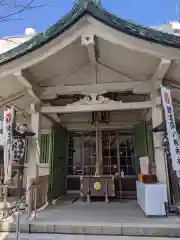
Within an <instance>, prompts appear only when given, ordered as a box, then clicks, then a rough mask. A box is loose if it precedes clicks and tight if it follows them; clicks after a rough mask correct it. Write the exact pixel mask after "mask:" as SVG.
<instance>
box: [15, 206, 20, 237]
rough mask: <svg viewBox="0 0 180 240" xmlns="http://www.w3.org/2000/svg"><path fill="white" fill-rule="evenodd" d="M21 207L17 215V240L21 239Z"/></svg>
mask: <svg viewBox="0 0 180 240" xmlns="http://www.w3.org/2000/svg"><path fill="white" fill-rule="evenodd" d="M19 237H20V206H19V207H18V211H17V215H16V240H19V239H20V238H19Z"/></svg>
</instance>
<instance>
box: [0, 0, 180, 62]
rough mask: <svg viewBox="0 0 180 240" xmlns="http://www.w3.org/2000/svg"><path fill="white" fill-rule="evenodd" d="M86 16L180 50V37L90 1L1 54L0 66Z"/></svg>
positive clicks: (75, 6) (33, 48) (127, 32)
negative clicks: (116, 13)
mask: <svg viewBox="0 0 180 240" xmlns="http://www.w3.org/2000/svg"><path fill="white" fill-rule="evenodd" d="M85 14H89V15H91V16H92V17H93V18H95V19H97V20H98V21H100V22H102V23H104V24H106V25H107V26H110V27H112V28H114V29H116V30H118V31H120V32H123V33H126V34H129V35H131V36H134V37H137V38H141V39H144V40H148V41H151V42H155V43H158V44H161V45H166V46H171V47H176V48H180V37H179V36H176V35H172V34H168V33H164V32H161V31H159V30H157V29H152V28H150V27H146V26H144V25H140V24H136V23H134V22H132V21H129V20H125V19H122V18H120V17H118V16H117V15H115V14H113V13H110V12H108V10H105V9H103V8H102V7H101V6H99V5H98V4H96V3H95V2H93V1H89V2H88V3H87V5H82V4H79V3H76V4H74V5H73V8H72V9H71V10H70V11H69V12H68V13H67V14H66V15H65V16H64V17H62V18H61V19H60V20H59V21H57V22H56V23H55V24H53V25H51V26H49V27H48V28H46V29H45V30H44V31H43V32H40V33H38V34H36V35H35V36H34V37H32V38H30V39H29V40H27V41H25V42H24V43H22V44H20V45H18V46H17V47H15V48H12V49H10V50H9V51H7V52H4V53H2V54H0V65H2V64H5V63H7V62H9V61H12V60H14V59H16V58H18V57H21V56H23V55H25V54H26V53H28V52H32V51H33V50H35V49H37V48H39V47H41V46H42V45H44V44H46V43H47V42H49V41H51V40H52V39H54V38H56V37H57V36H58V35H60V34H61V33H63V32H65V31H66V30H67V29H68V28H69V27H71V26H72V25H73V24H74V23H76V22H77V21H78V20H79V19H80V18H81V17H82V16H84V15H85Z"/></svg>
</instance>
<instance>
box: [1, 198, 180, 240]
mask: <svg viewBox="0 0 180 240" xmlns="http://www.w3.org/2000/svg"><path fill="white" fill-rule="evenodd" d="M14 220H15V219H14ZM21 223H22V224H21V226H22V227H21V232H22V233H28V232H31V233H36V234H38V233H39V234H45V233H46V234H47V233H49V234H53V233H54V234H62V233H64V234H82V235H83V234H86V235H88V234H94V235H102V236H103V235H114V236H117V235H119V236H142V237H143V236H149V237H151V239H152V236H158V237H165V236H166V237H180V216H176V215H173V216H168V218H164V217H155V218H153V217H152V218H148V217H146V216H144V213H143V212H142V211H141V210H140V209H139V207H138V206H137V203H136V201H125V202H123V203H120V202H113V203H109V204H107V203H104V202H96V203H91V204H86V203H83V202H80V201H77V202H75V203H73V204H72V203H70V202H63V203H62V202H59V203H57V204H56V205H52V206H49V207H48V208H46V209H44V210H43V211H41V212H40V213H39V214H38V215H37V219H36V220H32V221H30V225H28V224H27V216H26V215H22V216H21ZM15 228H16V225H15V222H14V221H13V222H12V224H10V225H9V224H7V222H5V223H2V224H1V225H0V231H1V232H3V231H4V232H10V231H11V232H15ZM48 236H50V235H48ZM59 236H60V235H58V239H59ZM63 237H66V238H65V239H67V240H69V239H72V238H69V239H68V238H67V235H64V236H63ZM78 237H80V236H78ZM90 238H91V239H92V236H90V237H89V238H88V236H85V237H84V238H82V237H81V238H79V239H80V240H82V239H88V240H89V239H90ZM42 239H43V238H41V240H42ZM50 239H51V238H50ZM60 239H61V238H60ZM62 239H63V238H62ZM75 239H78V238H75ZM93 239H94V238H93ZM97 239H102V238H100V236H99V238H97ZM107 239H108V238H107ZM111 239H112V237H111ZM113 239H114V240H116V239H117V238H113ZM118 239H125V240H126V238H123V237H118ZM127 239H128V238H127ZM129 239H137V238H129ZM0 240H1V239H0ZM140 240H142V238H140Z"/></svg>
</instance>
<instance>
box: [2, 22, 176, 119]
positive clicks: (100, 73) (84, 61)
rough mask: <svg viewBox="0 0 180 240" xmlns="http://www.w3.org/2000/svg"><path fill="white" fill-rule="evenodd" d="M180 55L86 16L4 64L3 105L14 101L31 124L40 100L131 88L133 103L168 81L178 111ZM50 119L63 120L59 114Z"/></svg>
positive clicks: (59, 100)
mask: <svg viewBox="0 0 180 240" xmlns="http://www.w3.org/2000/svg"><path fill="white" fill-rule="evenodd" d="M45 50H46V51H45ZM179 56H180V50H178V49H174V48H170V47H169V48H168V47H165V46H161V45H158V44H154V43H150V42H147V41H144V40H141V39H137V38H134V37H132V36H128V35H125V34H122V33H119V32H118V31H116V30H114V29H112V28H110V27H107V26H105V25H103V24H102V23H100V22H98V21H96V20H95V19H93V18H91V17H87V18H85V19H81V20H80V22H79V23H77V24H76V25H75V26H73V27H72V28H71V29H69V30H68V31H67V32H66V33H64V35H62V36H61V37H60V38H58V39H56V40H55V42H51V43H50V44H49V46H48V45H46V46H44V47H43V48H42V49H39V50H37V51H35V52H33V53H30V54H28V55H27V56H24V57H21V58H20V59H17V60H15V61H13V62H11V63H9V64H6V65H4V66H1V67H0V77H1V85H2V87H1V89H0V98H1V100H0V106H1V107H2V108H3V107H4V106H6V105H15V106H16V108H17V110H18V111H19V113H20V114H19V115H20V116H21V117H20V119H21V121H25V122H26V121H27V122H28V121H29V117H30V105H31V104H32V103H34V102H37V101H41V103H42V104H43V105H47V104H48V105H66V104H67V103H72V101H76V100H78V99H79V97H80V96H84V95H86V94H87V95H88V94H89V93H92V92H93V91H94V92H97V91H98V94H104V93H106V92H113V93H115V92H119V93H120V92H122V93H123V92H128V91H132V93H133V94H132V95H131V96H129V100H132V101H134V99H136V98H137V95H138V96H140V95H142V94H145V95H148V96H149V97H150V96H151V90H152V86H155V85H157V87H158V86H160V85H161V84H164V85H167V86H169V87H170V88H172V97H173V99H174V102H175V105H176V111H177V112H179V102H180V94H179V91H180V90H179V89H180V80H179V75H180V62H179ZM34 59H35V61H34ZM134 96H135V97H134ZM22 116H23V117H22ZM49 117H50V118H52V119H54V120H55V121H56V120H57V121H58V117H57V116H56V114H54V115H50V116H49ZM22 118H23V119H25V120H22ZM48 119H49V118H48ZM48 121H49V120H48Z"/></svg>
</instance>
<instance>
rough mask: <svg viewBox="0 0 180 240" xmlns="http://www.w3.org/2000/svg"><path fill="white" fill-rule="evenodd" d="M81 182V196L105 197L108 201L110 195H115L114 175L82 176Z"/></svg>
mask: <svg viewBox="0 0 180 240" xmlns="http://www.w3.org/2000/svg"><path fill="white" fill-rule="evenodd" d="M80 184H81V190H80V195H81V198H82V197H85V198H87V200H88V199H89V198H90V197H104V198H105V200H106V201H108V197H115V186H114V177H113V176H103V175H102V176H81V180H80Z"/></svg>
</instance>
